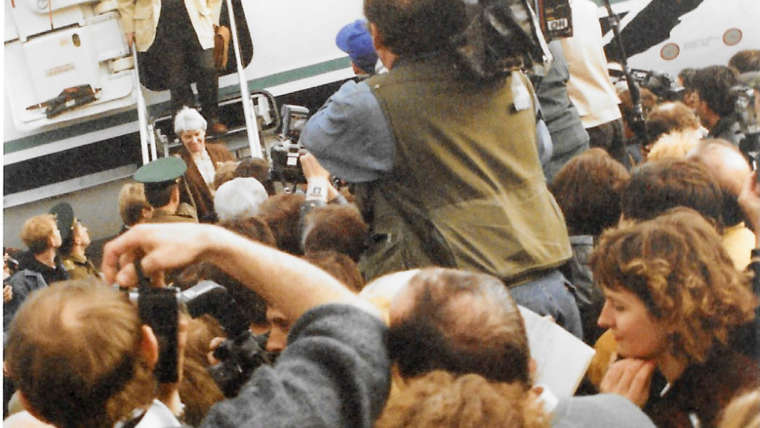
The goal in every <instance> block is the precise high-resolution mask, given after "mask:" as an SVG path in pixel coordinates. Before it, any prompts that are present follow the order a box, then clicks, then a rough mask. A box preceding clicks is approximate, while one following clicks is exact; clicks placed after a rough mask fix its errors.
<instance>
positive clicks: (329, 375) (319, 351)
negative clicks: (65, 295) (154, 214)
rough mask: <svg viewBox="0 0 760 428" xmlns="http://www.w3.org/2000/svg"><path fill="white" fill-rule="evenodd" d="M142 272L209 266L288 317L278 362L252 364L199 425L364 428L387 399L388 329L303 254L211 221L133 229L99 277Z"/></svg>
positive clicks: (127, 279) (112, 245) (126, 279)
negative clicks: (234, 391)
mask: <svg viewBox="0 0 760 428" xmlns="http://www.w3.org/2000/svg"><path fill="white" fill-rule="evenodd" d="M138 255H143V257H142V259H141V262H140V263H141V266H142V270H143V271H144V273H145V274H146V275H152V274H154V273H155V272H157V271H160V270H165V269H172V268H177V267H180V266H185V265H188V264H190V263H195V262H203V261H206V262H211V263H213V264H215V265H217V266H219V267H220V268H221V269H222V270H224V271H226V272H227V273H229V274H230V275H232V276H234V277H235V278H237V279H238V280H240V281H241V282H242V283H244V284H246V285H247V286H249V287H250V288H251V289H253V290H254V291H255V292H257V293H258V294H259V295H260V296H262V297H263V298H264V299H265V300H266V301H267V302H270V303H271V304H272V305H274V306H276V307H277V308H278V309H280V310H281V311H282V312H283V314H284V315H285V316H286V317H288V318H289V319H292V320H296V321H295V323H294V325H293V327H292V329H291V331H290V334H289V337H288V340H289V343H288V346H287V348H286V349H285V351H283V353H282V354H281V355H280V357H279V359H278V361H277V363H276V364H275V365H274V366H272V367H269V366H262V367H260V368H259V369H257V370H256V371H255V372H254V373H253V375H252V377H251V379H250V380H249V381H248V382H247V383H246V384H244V385H243V387H242V388H241V390H240V393H239V394H238V396H237V397H235V398H233V399H229V400H226V401H222V402H220V403H218V404H216V405H215V406H214V407H213V408H212V409H211V410H210V411H209V413H208V415H207V416H206V419H205V420H204V423H203V424H202V426H213V427H239V426H267V427H276V426H330V427H341V426H345V427H371V426H372V424H373V422H374V420H375V419H376V418H377V416H378V415H379V414H380V412H381V410H382V408H383V405H384V404H385V400H386V399H387V395H388V391H389V387H390V380H389V377H390V375H389V370H390V363H389V360H388V356H387V351H386V349H385V345H384V343H385V342H384V341H385V338H386V334H387V329H386V327H385V325H384V324H383V323H382V321H380V318H379V316H378V314H377V312H376V310H375V309H374V308H373V307H372V306H371V304H369V303H367V302H365V301H363V300H362V299H360V298H359V297H357V296H356V295H355V294H353V293H351V292H350V291H348V290H347V289H346V288H345V287H344V286H343V285H342V284H340V283H339V282H338V281H337V280H336V279H334V278H333V277H331V276H330V275H329V274H327V273H326V272H324V271H322V270H321V269H319V268H317V267H315V266H312V265H311V264H309V263H307V262H306V261H304V260H300V259H298V258H296V257H294V256H290V255H287V254H285V253H282V252H280V251H277V250H275V249H273V248H270V247H267V246H265V245H262V244H259V243H255V242H253V241H250V240H248V239H246V238H244V237H242V236H239V235H237V234H235V233H233V232H230V231H227V230H224V229H222V228H219V227H217V226H210V225H195V224H189V223H188V224H180V223H175V224H160V225H158V224H155V225H138V226H136V227H134V228H133V229H131V230H130V231H129V232H127V233H125V234H123V235H121V236H120V237H118V238H116V239H115V240H113V241H111V242H109V243H108V244H107V245H106V247H105V250H104V256H103V273H104V274H105V276H106V279H108V280H109V281H113V280H116V281H117V282H119V283H120V284H122V285H132V284H134V283H135V282H136V280H137V275H136V269H135V266H134V264H133V263H132V262H133V261H134V260H136V258H137V257H138Z"/></svg>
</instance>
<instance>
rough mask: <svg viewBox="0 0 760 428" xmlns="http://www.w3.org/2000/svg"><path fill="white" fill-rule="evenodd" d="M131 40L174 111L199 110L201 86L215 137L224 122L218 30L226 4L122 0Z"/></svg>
mask: <svg viewBox="0 0 760 428" xmlns="http://www.w3.org/2000/svg"><path fill="white" fill-rule="evenodd" d="M118 4H119V12H120V13H121V25H122V29H123V30H124V33H125V36H126V39H127V42H128V43H129V44H130V45H131V44H132V42H134V43H135V45H136V47H137V50H138V52H139V54H140V62H141V64H142V65H143V67H141V68H142V70H141V71H142V72H143V73H147V74H148V75H150V77H151V78H153V79H157V80H158V81H160V82H161V85H160V86H162V87H168V88H169V91H170V93H171V107H172V112H176V111H178V110H179V109H180V108H182V106H183V105H186V106H190V107H192V106H194V105H195V98H194V95H193V91H192V89H191V87H190V83H192V82H196V83H197V87H198V96H199V98H200V104H201V109H202V110H203V115H204V116H206V119H207V120H208V121H209V123H210V126H209V130H210V131H211V132H212V133H217V134H219V133H224V132H226V130H227V129H226V127H225V126H224V124H222V123H221V122H219V111H218V110H219V106H218V92H219V78H218V75H217V72H216V69H215V68H214V54H213V50H214V27H215V26H217V25H219V14H220V12H221V0H118Z"/></svg>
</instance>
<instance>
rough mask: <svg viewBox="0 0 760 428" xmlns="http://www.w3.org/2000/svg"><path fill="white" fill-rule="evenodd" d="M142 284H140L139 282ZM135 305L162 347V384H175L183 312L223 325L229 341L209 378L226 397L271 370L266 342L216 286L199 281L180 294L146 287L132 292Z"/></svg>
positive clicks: (219, 352) (219, 351)
mask: <svg viewBox="0 0 760 428" xmlns="http://www.w3.org/2000/svg"><path fill="white" fill-rule="evenodd" d="M141 282H142V281H141ZM128 295H129V299H130V300H131V301H132V302H133V303H136V304H137V307H138V313H139V314H140V318H141V319H142V321H143V322H144V323H146V324H148V325H149V326H150V327H151V328H152V329H153V331H154V333H155V335H156V338H157V340H158V344H159V358H158V362H157V364H156V368H155V369H154V372H155V374H156V378H157V379H158V381H159V382H161V383H171V382H176V381H177V379H178V378H179V376H178V375H179V373H178V368H177V357H178V355H177V320H178V311H179V309H180V307H182V308H186V309H187V312H188V313H189V314H190V316H191V317H193V318H197V317H199V316H201V315H204V314H209V315H211V316H212V317H214V318H215V319H216V320H217V321H219V324H221V326H222V328H223V329H224V331H225V333H227V337H228V338H227V339H225V340H224V342H223V343H222V344H221V345H220V346H219V347H218V348H217V349H216V350H215V351H214V355H215V356H216V358H218V359H219V360H220V361H221V362H220V363H219V364H216V365H214V366H212V367H209V373H210V374H211V377H212V378H214V381H215V382H216V383H217V385H219V388H220V389H221V390H222V392H223V393H224V395H225V396H227V397H233V396H235V395H237V393H238V391H239V390H240V387H241V386H242V385H243V383H245V381H247V380H248V378H249V377H250V376H251V374H252V373H253V371H254V370H255V369H256V368H258V367H259V366H261V365H262V364H271V357H270V355H269V353H268V352H266V350H265V346H266V337H265V336H264V337H262V336H254V335H253V334H252V333H251V332H250V330H249V329H248V327H249V325H250V321H249V320H248V318H247V317H246V316H245V315H244V314H243V312H242V311H241V310H240V308H239V307H238V306H237V304H236V303H235V300H234V299H233V298H232V297H231V296H230V295H229V293H228V292H227V289H225V288H224V287H222V286H221V285H219V284H217V283H215V282H213V281H200V282H199V283H198V284H196V285H195V286H193V287H191V288H189V289H187V290H185V291H183V292H180V291H179V289H178V288H176V287H165V288H156V287H151V286H149V285H147V284H142V285H141V286H140V287H139V288H138V289H137V290H130V291H128Z"/></svg>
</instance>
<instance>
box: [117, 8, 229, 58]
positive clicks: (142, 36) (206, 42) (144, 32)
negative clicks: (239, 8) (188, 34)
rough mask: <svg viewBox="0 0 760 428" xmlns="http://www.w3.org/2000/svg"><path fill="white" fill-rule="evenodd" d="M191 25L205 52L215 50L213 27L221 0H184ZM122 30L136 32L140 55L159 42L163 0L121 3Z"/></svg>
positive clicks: (216, 21) (216, 20) (217, 19)
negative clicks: (155, 41) (157, 40)
mask: <svg viewBox="0 0 760 428" xmlns="http://www.w3.org/2000/svg"><path fill="white" fill-rule="evenodd" d="M184 1H185V7H187V13H188V15H189V16H190V22H192V24H193V28H194V29H195V34H196V35H197V36H198V42H199V43H200V44H201V47H202V48H203V49H211V48H213V47H214V25H219V14H220V12H221V8H222V2H221V0H184ZM118 4H119V13H121V28H122V30H123V31H124V32H125V33H132V32H134V33H135V44H136V45H137V50H138V51H140V52H145V51H147V50H148V49H149V48H150V46H151V45H152V44H153V41H154V40H155V39H156V28H157V27H158V18H159V16H161V0H118Z"/></svg>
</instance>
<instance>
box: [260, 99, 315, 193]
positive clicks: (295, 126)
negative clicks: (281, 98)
mask: <svg viewBox="0 0 760 428" xmlns="http://www.w3.org/2000/svg"><path fill="white" fill-rule="evenodd" d="M281 116H282V132H281V133H280V135H279V139H278V141H277V142H275V143H274V144H272V145H271V146H270V147H269V159H271V162H272V179H273V180H277V181H282V182H287V183H306V177H304V175H303V170H302V169H301V161H300V160H299V157H300V156H301V150H302V149H303V146H302V145H301V144H300V143H299V141H298V139H299V138H300V137H301V131H303V127H304V125H306V120H307V119H308V117H309V109H307V108H306V107H302V106H295V105H290V104H284V105H283V106H282V109H281Z"/></svg>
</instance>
